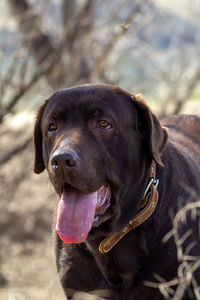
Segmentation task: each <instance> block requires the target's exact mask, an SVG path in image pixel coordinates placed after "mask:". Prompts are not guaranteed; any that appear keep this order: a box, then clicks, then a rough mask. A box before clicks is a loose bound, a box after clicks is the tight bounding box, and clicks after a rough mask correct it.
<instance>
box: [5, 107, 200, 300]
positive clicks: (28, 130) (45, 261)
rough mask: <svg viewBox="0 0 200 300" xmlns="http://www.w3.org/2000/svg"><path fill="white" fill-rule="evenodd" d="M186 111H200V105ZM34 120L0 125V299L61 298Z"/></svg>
mask: <svg viewBox="0 0 200 300" xmlns="http://www.w3.org/2000/svg"><path fill="white" fill-rule="evenodd" d="M190 111H192V112H196V113H197V112H198V113H200V105H199V103H195V107H194V108H193V109H192V110H191V109H190ZM185 112H186V113H188V108H187V107H186V110H185ZM33 123H34V115H32V114H28V115H27V114H20V115H17V116H15V117H11V116H8V117H7V119H6V120H5V122H4V123H3V125H0V149H1V151H0V166H1V168H0V211H1V217H0V300H6V299H8V300H35V299H41V300H47V299H48V300H54V299H56V300H64V299H65V296H64V294H63V292H62V289H61V287H60V284H59V280H58V275H57V271H56V266H55V258H54V246H53V239H54V238H53V233H52V232H53V229H52V219H53V215H54V206H55V203H56V198H57V196H56V195H55V193H54V190H53V188H52V187H51V184H50V183H49V180H48V178H47V174H46V172H43V173H42V174H41V175H36V174H34V173H33V160H34V151H33V143H32V140H31V136H32V131H33ZM23 145H26V147H25V148H24V149H23V150H21V151H19V147H22V146H23ZM22 148H23V147H22ZM14 150H15V154H14V155H11V154H12V152H13V151H14ZM77 299H94V298H93V297H91V296H87V297H86V295H85V296H84V295H82V296H81V297H79V298H77Z"/></svg>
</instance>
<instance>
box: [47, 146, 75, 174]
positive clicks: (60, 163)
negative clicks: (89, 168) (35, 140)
mask: <svg viewBox="0 0 200 300" xmlns="http://www.w3.org/2000/svg"><path fill="white" fill-rule="evenodd" d="M77 163H78V156H77V154H76V153H75V152H74V151H71V150H70V151H61V150H56V151H55V152H54V154H53V156H52V158H51V165H52V168H53V169H54V170H59V169H61V168H65V167H67V169H73V168H75V167H76V166H77Z"/></svg>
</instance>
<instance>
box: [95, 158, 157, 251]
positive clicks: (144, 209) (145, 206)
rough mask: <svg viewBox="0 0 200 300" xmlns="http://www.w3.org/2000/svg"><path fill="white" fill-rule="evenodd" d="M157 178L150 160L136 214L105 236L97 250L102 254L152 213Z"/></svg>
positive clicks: (154, 205) (154, 164)
mask: <svg viewBox="0 0 200 300" xmlns="http://www.w3.org/2000/svg"><path fill="white" fill-rule="evenodd" d="M158 182H159V180H158V179H156V163H155V161H152V163H151V167H150V174H149V181H148V184H147V187H146V189H145V193H144V196H143V199H142V204H141V206H140V209H139V212H138V213H137V215H136V216H135V217H134V218H133V219H131V220H130V221H129V223H128V224H127V225H126V226H125V227H124V228H122V229H121V230H120V231H118V232H117V233H115V234H113V235H110V236H108V237H106V238H105V239H104V240H103V241H102V242H101V243H100V245H99V251H100V252H101V253H102V254H105V253H107V252H109V251H110V250H111V249H112V248H113V247H114V246H115V245H116V244H117V243H118V242H119V241H120V240H121V239H122V238H123V236H125V235H126V234H127V233H128V232H129V231H131V230H132V229H134V228H136V227H138V226H140V225H141V224H142V223H144V222H145V221H146V220H147V219H148V218H150V216H151V215H152V214H153V212H154V210H155V208H156V206H157V202H158V190H157V186H158Z"/></svg>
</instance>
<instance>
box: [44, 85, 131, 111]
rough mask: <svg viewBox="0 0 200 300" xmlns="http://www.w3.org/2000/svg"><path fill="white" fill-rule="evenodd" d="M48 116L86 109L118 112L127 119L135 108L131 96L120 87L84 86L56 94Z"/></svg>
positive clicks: (51, 99)
mask: <svg viewBox="0 0 200 300" xmlns="http://www.w3.org/2000/svg"><path fill="white" fill-rule="evenodd" d="M47 107H48V109H47V110H46V111H48V115H49V114H51V113H54V112H55V111H66V110H68V111H70V110H71V111H72V110H73V109H79V110H81V109H86V110H95V109H100V110H102V111H112V112H113V113H115V112H117V113H119V112H120V114H121V115H122V117H125V116H126V117H127V115H128V114H129V111H130V110H131V108H132V107H133V104H132V100H131V95H130V94H129V93H128V92H126V91H124V90H122V89H121V88H119V87H115V86H108V85H83V86H78V87H73V88H68V89H64V90H60V91H58V92H56V93H55V94H54V95H53V96H52V97H51V98H50V99H49V102H48V105H47Z"/></svg>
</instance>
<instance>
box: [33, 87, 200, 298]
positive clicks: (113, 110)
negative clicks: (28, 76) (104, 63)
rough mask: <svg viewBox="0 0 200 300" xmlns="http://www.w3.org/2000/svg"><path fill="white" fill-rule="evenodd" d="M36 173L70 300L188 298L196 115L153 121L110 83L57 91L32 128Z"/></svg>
mask: <svg viewBox="0 0 200 300" xmlns="http://www.w3.org/2000/svg"><path fill="white" fill-rule="evenodd" d="M45 168H46V169H47V171H48V174H49V178H50V180H51V182H52V184H53V186H54V188H55V191H56V193H57V194H58V195H59V202H58V205H57V209H56V225H55V227H56V258H57V267H58V272H59V275H60V280H61V284H62V286H63V289H64V291H65V294H66V296H67V297H68V298H69V299H70V297H72V296H73V294H74V293H75V292H76V291H85V292H88V293H92V292H93V291H94V290H95V291H96V292H97V294H99V295H101V297H104V298H106V299H120V300H122V299H123V300H142V299H144V300H148V299H149V300H152V299H154V300H157V299H164V298H165V299H166V298H167V295H168V296H169V298H170V297H171V296H172V295H176V296H177V295H179V296H180V295H181V298H180V299H196V298H195V297H196V295H197V294H196V293H197V288H198V286H199V282H200V268H199V261H198V259H199V257H200V243H199V234H200V233H199V225H198V222H199V220H198V218H199V214H198V213H199V212H198V207H199V202H198V201H197V200H198V196H199V195H200V183H199V178H200V118H199V117H197V116H190V115H176V116H172V117H169V118H167V119H165V120H163V121H162V123H160V122H159V120H158V119H157V117H156V116H155V115H154V114H153V113H152V112H151V110H150V109H149V108H148V106H147V105H146V104H145V103H144V101H143V100H142V99H141V96H140V95H136V96H135V95H132V94H130V93H128V92H127V91H125V90H123V89H121V88H119V87H116V86H110V85H82V86H77V87H72V88H68V89H64V90H60V91H58V92H57V93H55V94H54V95H53V96H52V97H50V98H49V99H48V100H46V102H45V103H44V104H43V105H42V106H41V107H40V109H39V112H38V115H37V119H36V124H35V172H36V173H41V172H42V171H43V170H44V169H45ZM192 208H193V209H192ZM180 212H181V213H182V214H180ZM177 293H178V294H177ZM198 295H199V294H198ZM177 297H178V296H177ZM176 299H179V298H176Z"/></svg>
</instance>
